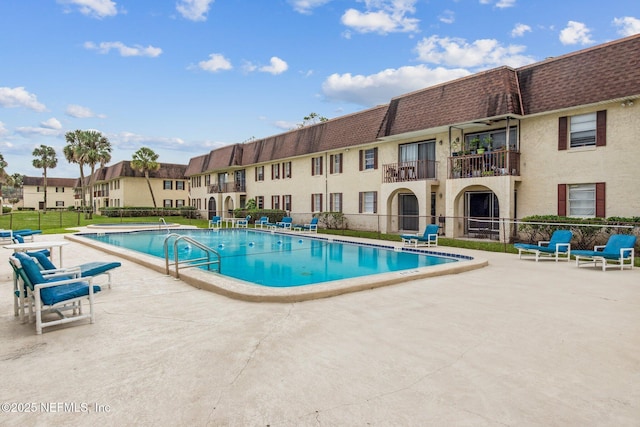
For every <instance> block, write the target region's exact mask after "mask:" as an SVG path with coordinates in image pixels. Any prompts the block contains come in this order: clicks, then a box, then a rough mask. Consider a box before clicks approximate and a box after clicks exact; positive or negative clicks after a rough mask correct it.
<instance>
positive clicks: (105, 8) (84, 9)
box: [58, 0, 118, 19]
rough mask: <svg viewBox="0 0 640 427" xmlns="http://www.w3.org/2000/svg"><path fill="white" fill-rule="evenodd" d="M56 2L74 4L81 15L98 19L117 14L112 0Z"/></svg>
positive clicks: (61, 0)
mask: <svg viewBox="0 0 640 427" xmlns="http://www.w3.org/2000/svg"><path fill="white" fill-rule="evenodd" d="M58 3H60V4H68V5H75V6H77V7H78V9H79V10H80V13H82V14H83V15H87V16H91V17H94V18H98V19H101V18H104V17H106V16H115V15H117V14H118V10H117V8H116V2H114V1H112V0H58Z"/></svg>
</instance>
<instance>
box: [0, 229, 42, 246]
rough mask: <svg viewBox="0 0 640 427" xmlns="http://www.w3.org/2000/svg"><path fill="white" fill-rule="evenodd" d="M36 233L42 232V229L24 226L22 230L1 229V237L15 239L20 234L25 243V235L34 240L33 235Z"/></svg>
mask: <svg viewBox="0 0 640 427" xmlns="http://www.w3.org/2000/svg"><path fill="white" fill-rule="evenodd" d="M36 234H42V230H32V229H30V228H23V229H21V230H0V239H2V240H13V239H14V237H16V236H20V237H21V238H22V239H23V243H24V239H25V237H29V238H30V240H31V241H33V236H35V235H36Z"/></svg>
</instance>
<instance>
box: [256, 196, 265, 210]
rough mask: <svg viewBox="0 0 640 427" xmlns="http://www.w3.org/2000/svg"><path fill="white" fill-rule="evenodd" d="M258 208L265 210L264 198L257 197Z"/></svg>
mask: <svg viewBox="0 0 640 427" xmlns="http://www.w3.org/2000/svg"><path fill="white" fill-rule="evenodd" d="M256 208H257V209H264V196H256Z"/></svg>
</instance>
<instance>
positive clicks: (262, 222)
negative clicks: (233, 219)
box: [254, 216, 273, 228]
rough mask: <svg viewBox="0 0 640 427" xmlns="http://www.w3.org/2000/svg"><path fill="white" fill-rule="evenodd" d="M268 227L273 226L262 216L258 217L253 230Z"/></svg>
mask: <svg viewBox="0 0 640 427" xmlns="http://www.w3.org/2000/svg"><path fill="white" fill-rule="evenodd" d="M269 225H273V224H271V223H270V222H269V217H268V216H263V217H260V219H257V220H256V222H255V224H254V227H255V228H258V227H260V228H264V227H268V226H269Z"/></svg>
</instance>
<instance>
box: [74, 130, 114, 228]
mask: <svg viewBox="0 0 640 427" xmlns="http://www.w3.org/2000/svg"><path fill="white" fill-rule="evenodd" d="M82 132H83V133H82V135H81V137H80V141H81V147H80V158H81V159H82V162H83V164H86V165H89V166H90V167H91V175H89V201H90V205H91V209H89V214H88V215H85V217H87V218H88V219H92V218H93V186H94V185H95V183H96V178H97V177H96V173H95V172H96V165H98V164H99V165H100V167H101V168H102V167H103V166H104V165H105V164H107V163H109V162H110V161H111V150H112V147H111V142H109V139H107V137H106V136H104V135H102V133H100V132H98V131H97V130H85V131H82ZM83 184H84V182H83Z"/></svg>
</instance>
